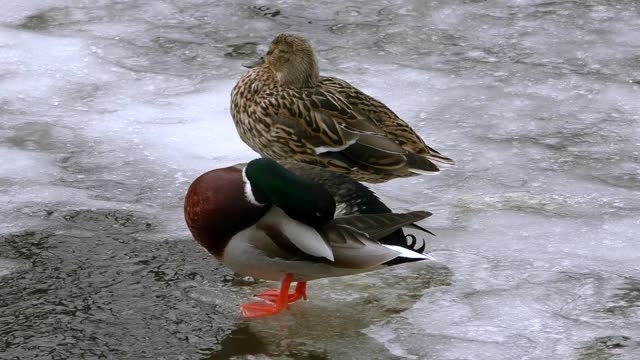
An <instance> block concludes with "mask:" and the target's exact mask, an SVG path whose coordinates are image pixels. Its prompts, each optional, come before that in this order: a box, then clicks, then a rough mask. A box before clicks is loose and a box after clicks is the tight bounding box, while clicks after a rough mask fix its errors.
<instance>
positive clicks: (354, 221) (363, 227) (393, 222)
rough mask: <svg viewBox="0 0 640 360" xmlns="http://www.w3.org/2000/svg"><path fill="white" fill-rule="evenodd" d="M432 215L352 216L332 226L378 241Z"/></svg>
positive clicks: (335, 222) (420, 213)
mask: <svg viewBox="0 0 640 360" xmlns="http://www.w3.org/2000/svg"><path fill="white" fill-rule="evenodd" d="M431 215H432V214H431V213H430V212H428V211H411V212H408V213H402V214H396V213H383V214H366V215H350V216H343V217H339V218H336V219H334V220H333V221H332V224H333V225H335V226H339V227H342V228H348V229H352V230H353V231H355V232H358V233H363V234H365V235H366V237H367V238H369V239H371V240H378V239H380V238H382V237H385V236H387V235H389V234H391V233H392V232H394V231H396V230H398V229H400V228H402V227H404V226H408V225H413V224H414V223H415V222H417V221H420V220H422V219H426V218H428V217H429V216H431ZM329 242H331V241H329Z"/></svg>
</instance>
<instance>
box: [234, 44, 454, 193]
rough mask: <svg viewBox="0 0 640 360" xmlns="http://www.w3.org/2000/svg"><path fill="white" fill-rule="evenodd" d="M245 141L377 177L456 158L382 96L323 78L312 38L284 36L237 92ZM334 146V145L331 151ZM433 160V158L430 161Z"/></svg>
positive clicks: (281, 156) (286, 156) (282, 155)
mask: <svg viewBox="0 0 640 360" xmlns="http://www.w3.org/2000/svg"><path fill="white" fill-rule="evenodd" d="M231 114H232V117H233V121H234V123H235V125H236V128H237V130H238V133H239V135H240V137H241V138H242V140H243V141H244V142H245V143H247V144H248V145H249V146H250V147H251V148H252V149H253V150H255V151H256V152H258V153H259V154H261V155H263V156H268V157H271V158H273V159H276V160H295V161H300V162H304V163H308V164H311V165H316V166H322V167H327V168H330V169H332V170H335V171H339V172H343V173H347V174H349V175H350V176H352V177H353V178H355V179H356V180H359V181H365V182H370V183H379V182H384V181H388V180H391V179H394V178H398V177H409V176H414V175H418V174H419V173H427V172H437V171H439V169H438V167H437V166H436V165H435V164H434V163H433V162H439V163H443V164H453V161H452V160H451V159H449V158H447V157H446V156H443V155H440V154H439V153H438V152H437V151H435V150H433V149H431V148H429V147H428V146H427V145H426V144H425V143H424V141H423V140H422V139H421V138H420V137H419V136H418V135H417V134H416V133H415V131H413V129H411V127H410V126H409V125H408V124H407V123H406V122H404V121H403V120H402V119H400V118H399V117H398V116H397V115H396V114H395V113H393V111H391V110H390V109H389V108H388V107H387V106H385V105H384V104H383V103H381V102H380V101H378V100H376V99H374V98H372V97H370V96H368V95H366V94H365V93H363V92H361V91H360V90H358V89H357V88H355V87H353V86H351V85H350V84H349V83H347V82H346V81H344V80H341V79H337V78H333V77H324V76H319V72H318V68H317V64H316V61H315V56H314V55H313V50H312V49H311V46H310V45H309V43H308V42H307V41H306V40H304V39H303V38H301V37H299V36H295V35H286V34H283V35H279V36H278V37H276V39H274V41H273V42H272V44H271V48H270V50H269V53H267V57H266V62H265V64H263V65H261V66H258V67H255V68H253V69H251V70H249V71H248V72H247V73H246V74H244V75H243V76H242V78H241V79H240V80H239V81H238V83H237V84H236V86H235V87H234V88H233V90H232V92H231ZM327 150H328V151H327ZM432 161H433V162H432Z"/></svg>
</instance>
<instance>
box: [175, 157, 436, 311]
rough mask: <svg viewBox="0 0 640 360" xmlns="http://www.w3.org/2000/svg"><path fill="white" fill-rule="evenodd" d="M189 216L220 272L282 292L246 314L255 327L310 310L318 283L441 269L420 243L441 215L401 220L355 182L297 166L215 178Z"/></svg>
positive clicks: (232, 170)
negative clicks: (428, 224) (390, 269)
mask: <svg viewBox="0 0 640 360" xmlns="http://www.w3.org/2000/svg"><path fill="white" fill-rule="evenodd" d="M184 211H185V219H186V222H187V225H188V227H189V230H190V231H191V234H192V235H193V237H194V238H195V239H196V240H197V241H198V242H199V243H200V244H201V245H202V246H203V247H205V248H206V249H207V250H208V251H209V252H210V253H211V254H213V255H214V256H215V257H216V258H217V259H218V260H219V261H220V262H222V263H223V264H225V265H226V266H227V267H229V268H230V269H232V270H233V271H235V272H236V273H239V274H242V275H245V276H252V277H254V278H258V279H264V280H272V281H281V282H282V283H281V287H280V289H271V290H268V291H265V292H263V293H260V294H258V295H256V296H257V297H258V298H261V299H263V300H266V301H257V302H250V303H247V304H243V305H242V306H241V314H242V316H243V317H247V318H255V317H262V316H268V315H273V314H276V313H278V312H280V311H282V310H284V309H286V308H287V305H288V304H289V303H291V302H294V301H297V300H299V299H305V300H306V298H307V294H306V284H307V281H309V280H314V279H319V278H326V277H335V276H344V275H351V274H356V273H362V272H367V271H372V270H375V269H379V268H382V267H384V266H390V265H396V264H400V263H405V262H411V261H420V260H426V259H432V257H430V256H429V255H427V254H425V253H424V249H425V242H424V238H422V239H417V238H416V234H420V233H421V232H427V233H430V232H429V231H428V230H426V229H424V228H422V227H420V226H418V225H416V224H415V222H416V221H420V220H422V219H424V218H427V217H429V216H430V215H431V213H429V212H426V211H411V212H407V213H402V214H400V213H392V212H391V210H390V209H389V208H388V207H387V206H386V205H385V204H384V203H382V202H381V201H380V200H379V199H378V197H377V196H376V195H375V194H374V193H373V192H372V191H371V190H369V188H367V187H366V186H364V185H362V184H361V183H359V182H357V181H355V180H353V179H352V178H350V177H349V176H347V175H344V174H339V173H336V172H333V171H330V170H327V169H325V168H319V167H316V166H312V165H307V164H303V163H298V162H293V161H289V162H282V164H279V163H278V162H276V161H274V160H272V159H269V158H260V159H255V160H252V161H250V162H249V163H248V164H246V166H245V165H236V166H231V167H226V168H221V169H216V170H212V171H209V172H207V173H205V174H203V175H201V176H200V177H198V178H197V179H196V180H195V181H194V182H193V183H192V184H191V186H190V187H189V190H188V192H187V195H186V198H185V205H184ZM403 228H404V229H406V230H407V231H410V232H413V233H407V235H405V231H404V230H403ZM292 282H297V283H296V286H295V290H294V291H293V292H292V293H289V288H290V286H291V283H292Z"/></svg>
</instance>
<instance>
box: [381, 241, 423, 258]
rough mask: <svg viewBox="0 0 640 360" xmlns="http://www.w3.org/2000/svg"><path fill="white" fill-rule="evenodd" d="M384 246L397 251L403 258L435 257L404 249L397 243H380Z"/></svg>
mask: <svg viewBox="0 0 640 360" xmlns="http://www.w3.org/2000/svg"><path fill="white" fill-rule="evenodd" d="M382 245H383V246H384V247H386V248H387V249H391V250H393V251H397V252H399V253H400V256H402V257H405V258H409V259H428V260H435V259H436V258H434V257H433V256H431V255H429V254H421V253H418V252H415V251H411V250H409V249H405V248H403V247H402V246H397V245H386V244H382Z"/></svg>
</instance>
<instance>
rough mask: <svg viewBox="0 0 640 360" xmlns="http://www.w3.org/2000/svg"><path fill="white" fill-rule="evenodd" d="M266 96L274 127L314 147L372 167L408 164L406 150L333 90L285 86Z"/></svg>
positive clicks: (391, 166) (394, 166) (393, 166)
mask: <svg viewBox="0 0 640 360" xmlns="http://www.w3.org/2000/svg"><path fill="white" fill-rule="evenodd" d="M265 97H266V98H269V99H270V100H269V105H270V106H269V109H271V113H270V114H269V115H268V116H269V117H270V118H271V119H272V121H273V122H274V124H275V126H276V127H277V126H282V127H284V128H287V129H290V131H291V132H292V134H293V135H294V136H295V137H296V138H298V139H300V140H304V141H305V142H306V143H308V144H309V145H311V146H312V147H313V148H323V149H335V152H339V153H341V154H342V155H344V156H345V157H346V158H348V159H349V160H351V161H353V162H354V163H356V164H360V165H365V166H369V167H373V168H388V169H395V168H400V167H403V166H405V164H406V158H405V157H404V154H405V153H406V150H404V149H403V148H402V147H401V146H400V145H398V144H397V143H396V142H394V141H393V140H391V139H389V138H387V137H386V136H385V133H384V131H383V130H382V129H380V128H379V127H378V126H377V125H376V124H375V123H373V122H371V121H369V119H367V118H364V117H362V116H360V115H358V114H357V113H355V112H354V111H353V109H352V108H351V106H350V105H349V104H347V103H346V102H345V101H344V100H343V99H342V98H340V96H338V95H337V94H335V93H333V92H332V91H323V90H320V89H308V90H298V89H286V90H281V91H278V92H273V93H270V94H267V95H266V96H265ZM307 151H308V150H307Z"/></svg>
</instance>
